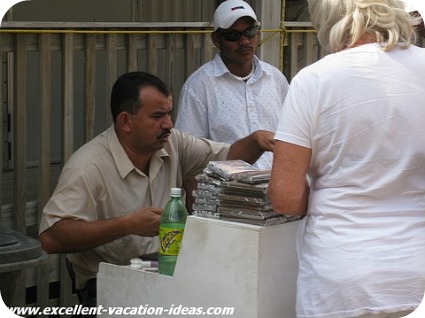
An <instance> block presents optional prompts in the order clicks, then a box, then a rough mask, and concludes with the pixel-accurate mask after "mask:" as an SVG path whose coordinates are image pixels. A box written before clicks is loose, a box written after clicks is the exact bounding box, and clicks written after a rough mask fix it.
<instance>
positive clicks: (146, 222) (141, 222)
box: [126, 207, 162, 236]
mask: <svg viewBox="0 0 425 318" xmlns="http://www.w3.org/2000/svg"><path fill="white" fill-rule="evenodd" d="M161 213H162V209H160V208H154V207H148V208H141V209H139V210H137V211H135V212H134V213H132V214H129V215H127V216H126V218H127V219H128V222H129V226H130V232H131V234H136V235H140V236H156V235H158V231H159V219H160V217H161Z"/></svg>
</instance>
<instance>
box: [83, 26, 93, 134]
mask: <svg viewBox="0 0 425 318" xmlns="http://www.w3.org/2000/svg"><path fill="white" fill-rule="evenodd" d="M85 49H86V50H85V53H86V60H85V87H84V109H85V116H86V117H85V118H86V120H85V127H84V132H85V136H84V137H85V140H84V142H87V141H89V140H91V139H93V137H94V127H95V110H96V94H95V87H96V35H95V34H87V35H86V48H85Z"/></svg>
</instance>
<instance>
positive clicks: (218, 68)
mask: <svg viewBox="0 0 425 318" xmlns="http://www.w3.org/2000/svg"><path fill="white" fill-rule="evenodd" d="M253 61H254V63H255V73H254V75H253V76H252V77H253V79H254V80H257V79H259V78H260V77H261V76H262V74H263V72H265V73H268V71H267V69H264V68H263V65H262V64H261V63H260V59H259V58H258V57H257V56H256V55H254V57H253ZM213 63H214V76H216V77H220V76H223V75H225V74H231V73H230V71H229V69H228V68H227V66H226V64H224V62H223V60H222V58H221V56H220V54H219V53H217V54H216V55H215V57H214V59H213Z"/></svg>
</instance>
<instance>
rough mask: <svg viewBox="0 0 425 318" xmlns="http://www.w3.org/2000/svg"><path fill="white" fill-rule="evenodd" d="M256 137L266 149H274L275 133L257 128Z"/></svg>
mask: <svg viewBox="0 0 425 318" xmlns="http://www.w3.org/2000/svg"><path fill="white" fill-rule="evenodd" d="M253 136H254V138H255V139H256V140H257V143H258V144H259V146H260V147H261V149H263V150H264V151H272V152H273V150H274V144H275V139H274V133H273V132H271V131H268V130H257V131H256V132H254V133H253Z"/></svg>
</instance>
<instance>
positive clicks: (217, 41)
mask: <svg viewBox="0 0 425 318" xmlns="http://www.w3.org/2000/svg"><path fill="white" fill-rule="evenodd" d="M219 38H220V34H218V33H217V32H215V31H214V32H212V33H211V41H212V42H213V43H214V45H215V47H216V48H218V49H220V39H219Z"/></svg>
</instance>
